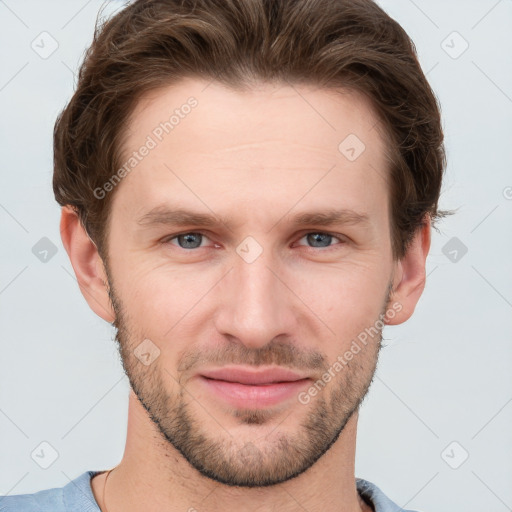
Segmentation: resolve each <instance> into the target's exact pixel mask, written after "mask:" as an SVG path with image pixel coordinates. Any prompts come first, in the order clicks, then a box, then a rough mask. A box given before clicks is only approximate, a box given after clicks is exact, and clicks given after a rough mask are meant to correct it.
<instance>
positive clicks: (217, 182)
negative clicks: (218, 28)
mask: <svg viewBox="0 0 512 512" xmlns="http://www.w3.org/2000/svg"><path fill="white" fill-rule="evenodd" d="M190 96H194V97H195V98H196V99H197V101H198V106H197V107H196V108H194V109H193V110H192V111H191V112H190V114H188V115H187V116H186V117H184V119H181V120H180V123H179V125H177V126H175V128H174V129H173V131H172V132H171V133H169V134H168V135H166V136H165V137H164V138H163V140H162V142H160V143H159V144H158V146H157V147H156V148H154V149H152V150H151V152H150V153H149V155H148V156H146V157H145V158H144V159H143V160H142V161H141V162H140V163H138V165H137V166H136V168H135V169H134V170H133V171H132V172H130V173H129V174H128V175H126V177H124V178H123V180H122V181H121V183H120V184H119V185H117V187H118V188H117V189H116V190H115V194H114V196H113V204H112V213H111V217H110V219H109V222H110V236H109V241H108V256H109V258H108V261H107V262H104V261H102V259H101V258H100V256H99V254H98V251H97V249H96V246H95V245H94V243H93V242H92V241H91V240H90V238H89V237H88V236H87V234H86V233H85V231H84V229H83V227H82V226H81V224H80V222H79V221H78V219H77V217H76V215H75V214H74V213H73V212H72V211H71V210H70V209H69V208H67V207H65V208H63V209H62V218H61V234H62V240H63V244H64V246H65V248H66V250H67V252H68V254H69V257H70V260H71V263H72V265H73V268H74V271H75V273H76V276H77V279H78V282H79V286H80V289H81V291H82V293H83V295H84V297H85V299H86V300H87V302H88V304H89V305H90V307H91V308H92V310H93V311H94V312H95V313H96V314H98V315H99V316H100V317H101V318H103V319H104V320H106V321H108V322H115V325H116V327H118V333H117V341H118V342H119V348H120V354H121V358H122V361H123V366H124V369H125V371H126V373H127V375H128V378H129V380H130V383H131V386H132V391H131V392H130V397H129V413H128V432H127V439H126V447H125V453H124V456H123V459H122V461H121V462H120V464H119V465H118V466H117V467H116V468H115V470H114V471H113V472H112V473H111V475H110V476H109V479H108V486H107V488H106V495H105V501H106V504H107V506H108V511H109V512H116V511H121V510H123V511H127V512H131V511H136V510H145V511H147V512H153V511H155V512H156V511H157V510H158V511H161V510H166V511H187V510H194V509H195V510H197V511H199V512H200V511H202V510H208V511H210V512H216V511H219V512H220V511H225V510H241V511H263V510H265V511H270V510H272V511H273V510H279V511H284V512H292V511H294V512H295V511H299V510H300V511H303V510H308V511H310V512H319V511H322V512H335V511H336V512H340V511H344V512H355V511H362V510H363V511H368V510H371V508H370V507H368V505H366V504H365V503H364V501H363V500H362V499H361V498H360V497H359V495H358V493H357V491H356V486H355V479H354V461H355V446H356V428H357V419H358V407H359V405H360V403H361V401H362V399H363V398H364V396H365V394H366V392H367V390H368V387H369V385H370V383H371V380H372V378H373V375H374V371H375V367H376V364H377V358H378V353H379V348H380V341H381V331H380V329H379V334H378V335H374V336H372V337H369V339H368V342H367V343H366V344H364V345H363V344H361V343H359V345H360V351H359V352H358V353H357V354H355V355H354V356H353V358H352V359H351V360H350V361H348V363H347V364H346V365H345V366H344V367H343V369H342V370H341V371H338V372H335V377H334V378H332V380H330V382H328V383H327V384H326V385H325V388H323V389H322V390H321V391H320V392H318V394H317V395H316V396H311V397H310V398H311V400H310V401H309V402H308V403H306V404H305V403H301V402H300V401H299V400H298V397H297V396H293V397H292V398H291V399H286V400H284V401H282V402H280V403H279V404H277V405H274V406H271V407H268V408H255V407H246V408H242V407H233V406H231V405H229V404H227V403H226V402H225V401H224V400H223V399H221V398H218V397H217V396H215V395H213V394H211V392H210V391H209V390H208V389H205V387H204V386H203V385H202V383H201V382H200V380H199V379H198V374H199V373H200V372H201V371H204V370H206V369H207V368H212V367H221V366H224V365H226V364H228V363H229V364H233V363H235V364H241V365H246V366H248V367H250V368H255V367H256V366H258V365H262V367H265V368H267V367H288V368H292V369H297V370H299V371H300V372H302V374H305V375H306V376H308V377H309V378H310V379H311V381H310V382H309V383H308V384H305V386H304V390H305V391H307V390H308V388H309V387H310V386H311V384H312V383H313V382H315V381H316V380H317V379H321V378H322V375H324V374H325V372H326V371H327V370H328V369H329V368H332V365H333V363H334V362H335V361H337V360H338V359H337V358H338V356H343V354H345V353H346V351H347V350H349V348H350V346H351V343H352V341H353V340H355V339H356V338H357V336H358V335H359V334H360V333H361V332H363V331H364V329H365V328H368V327H371V326H373V325H375V324H376V321H377V320H379V318H383V316H379V315H383V314H386V312H387V311H389V309H390V308H391V309H392V305H393V304H395V309H394V314H393V316H392V317H391V316H389V317H388V316H387V317H385V318H384V319H385V323H387V324H394V325H396V324H400V323H402V322H405V321H406V320H407V319H408V318H409V317H410V316H411V315H412V313H413V311H414V308H415V306H416V304H417V301H418V300H419V298H420V296H421V293H422V291H423V289H424V284H425V261H426V257H427V254H428V251H429V248H430V223H429V222H428V221H427V222H426V223H425V225H424V226H423V227H422V228H420V229H419V230H418V231H417V233H416V235H415V237H414V239H413V241H412V244H411V246H410V248H409V250H408V252H407V254H406V256H405V257H404V258H403V259H402V260H399V261H394V260H393V258H392V252H391V232H390V217H389V192H388V187H389V185H388V183H387V179H386V176H387V172H388V164H387V160H386V158H385V151H386V144H385V142H384V138H383V136H382V131H381V130H380V128H379V127H380V124H379V122H378V118H377V116H376V114H375V113H374V112H373V110H372V108H371V106H370V103H369V102H368V100H367V99H365V98H364V97H362V96H360V95H359V94H356V93H348V92H347V91H339V90H338V91H337V92H335V91H328V90H325V89H319V88H314V87H310V86H305V85H301V86H293V87H291V86H290V85H288V84H274V85H271V84H259V85H258V86H255V87H253V88H252V89H251V90H250V91H246V92H235V91H234V90H231V89H227V88H225V87H223V86H222V85H220V84H218V83H216V82H213V83H210V84H209V83H208V82H202V81H199V80H196V79H188V80H184V81H182V82H180V83H178V84H174V85H173V86H171V87H167V88H163V89H161V90H158V91H153V92H152V93H151V94H147V95H146V96H145V97H144V98H142V99H141V100H140V101H139V102H138V104H137V106H136V108H135V110H134V112H133V113H132V116H131V120H130V123H129V129H128V131H127V134H126V139H125V144H124V149H125V154H126V156H127V157H128V156H129V154H130V153H131V152H132V151H134V150H136V149H137V148H139V147H140V146H141V145H142V144H143V143H144V141H145V140H146V137H147V135H148V134H151V133H152V131H153V130H154V128H155V127H156V126H158V125H159V123H160V122H162V121H163V120H164V119H167V118H168V116H169V114H168V112H172V110H174V109H175V108H179V107H180V105H183V104H184V103H185V102H186V100H187V98H188V97H190ZM349 134H356V135H357V137H358V138H359V139H360V140H361V141H363V143H364V144H365V150H364V151H363V152H362V154H361V155H360V156H359V157H358V158H357V159H356V160H354V161H349V159H347V158H346V157H345V156H344V155H343V154H342V153H341V152H340V151H339V150H338V145H339V144H340V142H341V141H343V140H344V139H345V137H347V135H349ZM163 203H167V204H168V205H169V206H170V208H172V207H173V206H179V207H183V208H189V209H192V210H195V211H197V212H201V213H207V214H208V213H209V214H212V213H213V214H215V215H216V216H218V217H222V218H223V219H226V220H227V221H229V223H230V225H229V227H228V226H227V225H226V224H223V223H219V224H218V225H215V226H208V227H204V226H202V225H197V224H190V225H185V226H172V225H153V226H141V225H139V224H138V223H137V219H139V218H140V217H141V216H142V215H143V214H145V213H147V212H148V211H149V210H150V209H152V208H153V207H155V206H157V205H161V204H163ZM327 208H348V209H352V210H355V211H357V212H360V213H361V212H363V213H365V214H366V215H367V216H368V219H369V221H368V223H367V224H366V225H362V224H343V225H342V224H339V225H333V226H329V227H326V226H322V225H317V224H303V225H292V224H291V223H290V219H291V217H292V216H293V215H295V214H297V213H299V212H306V211H313V210H324V209H327ZM197 232H200V233H202V234H203V235H204V236H203V237H202V238H201V236H197V235H195V236H194V235H192V238H191V239H190V238H189V239H188V241H189V242H190V240H192V242H193V247H194V248H183V246H184V247H187V246H186V245H184V240H183V237H176V236H175V235H178V234H184V233H197ZM312 233H329V234H332V235H333V237H332V238H329V236H327V237H321V242H318V240H317V239H315V238H314V237H308V236H306V235H308V234H312ZM247 236H251V237H253V239H255V240H256V241H257V243H258V244H259V247H261V249H262V253H261V254H260V255H259V256H258V257H257V258H256V259H255V260H254V261H252V262H251V263H249V262H247V261H246V260H244V259H243V258H242V257H241V256H240V253H238V252H237V247H239V246H240V243H241V242H242V241H243V240H244V239H245V238H246V237H247ZM317 236H318V235H317ZM173 237H174V238H173ZM180 243H181V244H182V247H180ZM185 243H186V242H185ZM194 244H195V245H194ZM197 246H199V247H198V248H195V247H197ZM189 247H190V246H189ZM251 251H254V247H253V249H251ZM252 254H254V252H253V253H252ZM397 305H398V307H399V311H397V307H396V306H397ZM145 339H149V340H151V343H152V345H151V347H153V348H152V350H156V349H155V348H154V347H157V349H158V350H159V355H158V357H156V359H155V360H154V361H153V362H151V364H149V365H145V364H143V363H141V361H140V360H139V359H138V358H137V357H136V356H135V352H134V350H136V348H137V347H138V346H139V344H140V343H141V342H142V341H143V340H145ZM153 353H156V352H153ZM258 367H259V366H258ZM304 390H303V391H304ZM104 484H105V473H101V474H99V475H97V476H96V477H95V478H93V479H92V481H91V485H92V489H93V493H94V495H95V497H96V500H97V501H98V504H99V506H100V507H101V509H102V510H103V511H105V510H106V508H105V503H104V502H103V499H102V494H103V490H104Z"/></svg>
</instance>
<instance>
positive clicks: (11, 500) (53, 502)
mask: <svg viewBox="0 0 512 512" xmlns="http://www.w3.org/2000/svg"><path fill="white" fill-rule="evenodd" d="M97 473H99V471H86V472H85V473H82V474H81V475H80V476H78V477H77V478H75V479H74V480H71V481H70V482H69V483H68V484H66V485H65V486H63V487H54V488H52V489H45V490H42V491H38V492H34V493H31V494H17V495H7V496H0V512H50V511H51V512H100V509H99V508H98V505H97V503H96V500H95V499H94V495H93V493H92V489H91V483H90V482H91V478H92V476H94V475H95V474H97Z"/></svg>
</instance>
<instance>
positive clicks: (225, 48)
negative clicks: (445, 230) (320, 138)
mask: <svg viewBox="0 0 512 512" xmlns="http://www.w3.org/2000/svg"><path fill="white" fill-rule="evenodd" d="M194 77H196V78H200V79H207V80H213V79H214V80H217V81H218V82H220V83H223V84H225V85H228V86H230V87H233V88H234V87H238V88H244V87H246V88H247V87H249V86H250V85H251V84H254V83H257V82H258V81H261V82H266V81H272V82H276V81H277V82H282V83H291V84H299V83H306V84H313V85H318V86H321V87H325V88H329V89H332V88H344V89H347V90H348V89H350V90H356V91H358V92H360V93H362V94H364V95H365V96H366V97H368V98H369V99H370V101H371V104H372V106H373V107H374V108H375V110H376V112H377V114H378V116H379V119H380V121H381V123H382V126H383V127H384V131H385V136H386V139H387V142H388V143H389V146H390V149H389V160H390V171H389V178H390V180H389V183H390V191H389V193H390V206H389V207H390V222H391V227H390V229H391V238H392V240H391V242H392V249H393V257H394V258H395V259H400V258H402V257H403V256H404V255H405V253H406V251H407V248H408V244H409V242H410V241H411V239H412V237H413V235H414V233H415V232H416V230H417V229H418V228H419V227H420V226H422V225H423V223H424V221H425V216H426V215H428V216H429V217H430V221H431V222H432V225H433V226H434V221H435V220H437V218H440V217H443V216H445V215H447V214H449V213H451V212H448V211H440V210H438V200H439V195H440V191H441V182H442V175H443V173H444V170H445V167H446V157H445V151H444V146H443V131H442V127H441V117H440V107H439V105H438V102H437V99H436V97H435V95H434V93H433V91H432V89H431V88H430V86H429V84H428V82H427V80H426V78H425V75H424V74H423V72H422V70H421V67H420V65H419V62H418V59H417V55H416V49H415V46H414V43H413V42H412V41H411V39H410V38H409V37H408V35H407V34H406V32H405V31H404V30H403V29H402V27H401V26H400V25H399V24H398V23H397V22H396V21H394V20H393V19H391V18H390V17H389V16H388V15H387V14H386V13H385V12H384V11H383V10H382V9H381V8H380V7H379V6H378V5H377V4H375V3H374V2H373V1H372V0H350V1H348V0H346V1H343V0H136V1H134V2H132V3H131V4H129V5H128V6H127V7H125V8H124V9H123V10H121V11H120V12H118V13H117V14H116V15H114V16H113V17H111V18H110V19H107V20H103V21H101V22H100V21H97V23H96V28H95V32H94V38H93V42H92V45H91V46H90V48H89V49H88V50H87V52H86V54H85V58H84V62H83V64H82V65H81V68H80V71H79V77H78V83H77V88H76V92H75V93H74V95H73V97H72V98H71V100H70V102H69V104H68V105H67V106H66V107H65V109H64V110H63V111H62V112H61V114H60V115H59V117H58V118H57V121H56V123H55V129H54V176H53V190H54V193H55V198H56V200H57V202H58V203H59V204H60V205H61V206H64V205H70V206H71V207H72V208H73V209H74V210H75V212H76V213H77V214H78V216H79V218H80V221H81V223H82V225H83V227H84V228H85V229H86V231H87V233H88V234H89V236H90V238H91V240H93V241H94V243H95V244H96V246H97V248H98V251H99V253H100V255H101V256H102V257H103V258H104V259H105V258H106V257H107V255H108V250H107V249H108V246H107V241H108V231H109V230H108V220H109V213H110V207H111V203H112V196H113V194H114V193H115V189H114V190H112V191H111V192H109V194H108V196H106V197H105V198H104V199H99V198H98V197H97V196H96V194H95V193H94V190H96V189H97V188H98V187H102V186H103V184H105V183H106V182H107V181H108V180H109V179H110V178H111V177H112V176H113V175H114V174H115V172H116V169H118V168H119V166H120V165H121V151H122V140H123V134H124V132H125V130H124V129H125V128H126V125H127V123H128V119H129V117H130V114H131V113H132V112H133V109H134V108H135V105H136V102H137V100H138V99H139V98H140V97H141V96H142V94H144V93H146V92H148V91H151V90H154V89H157V88H160V87H163V86H166V85H172V84H173V83H177V82H178V81H179V80H180V79H183V78H194ZM340 142H341V141H340ZM434 227H435V226H434Z"/></svg>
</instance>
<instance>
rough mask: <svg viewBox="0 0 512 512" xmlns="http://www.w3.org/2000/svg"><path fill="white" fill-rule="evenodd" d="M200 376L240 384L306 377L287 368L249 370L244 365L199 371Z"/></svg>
mask: <svg viewBox="0 0 512 512" xmlns="http://www.w3.org/2000/svg"><path fill="white" fill-rule="evenodd" d="M201 376H202V377H206V378H208V379H215V380H223V381H227V382H238V383H240V384H252V385H261V384H273V383H276V382H294V381H298V380H302V379H305V378H307V376H306V375H301V374H299V373H296V372H294V371H292V370H289V369H287V368H266V369H264V370H249V369H247V368H244V367H240V366H238V367H236V366H228V367H223V368H214V369H211V370H207V371H203V372H201Z"/></svg>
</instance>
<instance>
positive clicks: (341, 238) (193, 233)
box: [161, 231, 347, 252]
mask: <svg viewBox="0 0 512 512" xmlns="http://www.w3.org/2000/svg"><path fill="white" fill-rule="evenodd" d="M183 235H201V236H204V237H206V238H208V235H207V234H206V233H203V232H202V231H184V232H182V233H177V234H176V235H172V236H167V237H165V238H164V239H162V241H161V242H162V243H163V244H171V245H174V246H175V247H176V248H177V249H182V250H183V251H194V250H195V251H197V250H198V249H204V248H205V247H201V246H200V247H194V248H191V249H185V248H183V247H180V246H179V245H175V244H172V243H171V240H175V239H177V238H178V237H179V236H183ZM307 235H327V236H331V237H333V238H336V239H337V240H339V242H340V243H338V244H333V245H330V246H327V247H311V246H307V245H302V246H300V247H305V248H306V249H312V250H315V249H316V250H317V252H318V250H321V251H323V252H325V251H328V250H330V249H333V248H336V247H337V246H338V245H344V244H346V243H347V242H346V240H345V239H344V237H343V235H340V234H337V233H329V232H327V231H308V232H306V233H304V234H303V235H302V236H301V237H300V239H299V240H302V239H303V238H304V237H306V236H307Z"/></svg>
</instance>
